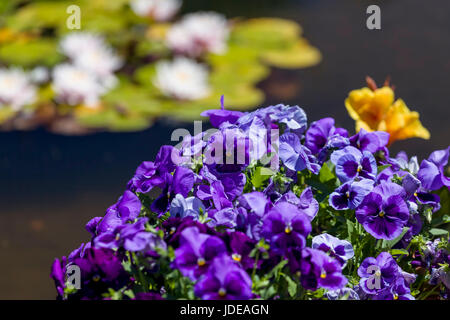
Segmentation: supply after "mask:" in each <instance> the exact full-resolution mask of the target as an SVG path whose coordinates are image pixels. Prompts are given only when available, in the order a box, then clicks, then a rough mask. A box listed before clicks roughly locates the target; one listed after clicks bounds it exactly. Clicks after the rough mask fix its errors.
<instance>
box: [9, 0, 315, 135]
mask: <svg viewBox="0 0 450 320" xmlns="http://www.w3.org/2000/svg"><path fill="white" fill-rule="evenodd" d="M72 4H74V2H73V1H65V0H62V1H57V0H53V1H49V0H46V1H43V0H38V1H28V0H11V1H2V2H1V4H0V13H1V18H0V66H3V67H11V66H14V67H22V68H24V69H25V70H32V69H33V68H36V67H40V66H45V67H46V68H49V69H51V68H52V67H54V66H55V65H57V64H59V63H62V62H64V61H65V59H66V58H65V57H64V55H62V54H61V52H60V50H59V47H58V46H59V41H60V39H61V38H62V37H64V36H65V35H67V34H68V33H70V32H73V31H72V30H69V29H68V28H67V26H66V20H67V18H68V16H69V15H68V14H67V13H66V9H67V7H69V6H70V5H72ZM76 4H77V5H78V6H79V7H80V9H81V31H83V32H86V31H87V32H92V33H96V34H101V35H102V36H103V37H105V39H106V41H107V43H108V44H110V45H111V46H112V47H113V48H114V49H115V50H116V51H117V53H118V55H119V56H120V57H121V58H122V59H123V60H124V65H123V66H122V67H121V69H120V70H118V71H117V72H116V76H117V77H118V78H119V83H118V85H117V86H116V87H115V88H113V89H112V90H110V91H109V92H107V93H106V94H105V95H104V96H103V97H102V99H101V103H100V104H99V106H98V107H96V108H86V107H85V106H83V105H77V106H67V105H64V104H61V103H58V102H57V101H56V100H55V95H54V92H53V90H52V87H51V85H50V84H49V83H45V84H43V85H41V86H40V88H39V92H38V99H37V101H36V103H33V104H32V105H30V106H27V107H26V108H25V110H21V111H13V110H11V108H7V107H3V108H1V107H0V126H1V127H2V128H3V129H6V130H11V129H30V128H35V127H37V126H42V125H43V126H46V127H47V128H49V129H50V130H52V131H56V132H60V133H66V134H75V133H85V132H89V131H90V130H92V129H94V130H111V131H135V130H141V129H145V128H146V127H148V126H150V125H151V124H152V123H153V122H154V121H155V119H157V118H158V117H169V118H171V119H176V120H185V121H187V120H191V119H194V118H198V117H199V114H200V113H201V112H202V111H203V110H206V109H211V108H214V107H216V106H217V105H218V101H219V98H220V96H221V95H222V94H224V95H225V96H226V107H227V108H231V109H239V110H245V109H249V108H254V107H256V106H257V105H258V104H260V103H262V102H263V101H264V97H265V95H264V92H263V91H262V90H261V89H260V88H258V84H259V83H260V82H261V81H262V80H263V79H265V78H267V77H268V75H269V74H270V72H271V71H270V67H278V68H305V67H309V66H313V65H316V64H317V63H319V62H320V60H321V54H320V52H319V50H318V49H316V48H315V47H313V46H311V45H310V44H309V42H308V41H307V40H306V39H305V38H303V37H302V28H301V26H300V25H299V24H298V23H296V22H294V21H290V20H284V19H279V18H252V19H241V18H235V19H231V20H229V25H230V34H229V37H228V41H227V49H226V51H225V52H224V53H222V54H213V53H206V54H205V55H203V56H201V57H199V58H197V60H199V61H200V62H202V63H206V64H207V65H208V68H209V85H210V87H211V93H210V94H209V95H208V96H207V97H204V98H201V99H198V100H190V101H187V100H179V99H175V98H171V97H168V96H165V95H164V94H162V93H161V91H160V90H159V89H158V88H156V87H155V85H154V83H153V81H152V79H153V78H154V77H155V72H156V71H155V65H156V62H157V61H160V60H162V59H171V58H173V56H174V52H172V51H171V50H170V49H169V48H167V46H166V45H165V34H166V33H167V30H168V29H169V28H170V26H171V23H170V22H163V23H161V22H156V21H154V20H152V19H150V18H144V17H140V16H138V15H136V14H135V13H134V12H133V11H132V10H131V9H130V6H129V0H114V1H108V0H79V1H76ZM175 20H176V19H175Z"/></svg>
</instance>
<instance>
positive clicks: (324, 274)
mask: <svg viewBox="0 0 450 320" xmlns="http://www.w3.org/2000/svg"><path fill="white" fill-rule="evenodd" d="M326 277H327V273H326V272H325V271H322V273H321V274H320V278H322V279H325V278H326Z"/></svg>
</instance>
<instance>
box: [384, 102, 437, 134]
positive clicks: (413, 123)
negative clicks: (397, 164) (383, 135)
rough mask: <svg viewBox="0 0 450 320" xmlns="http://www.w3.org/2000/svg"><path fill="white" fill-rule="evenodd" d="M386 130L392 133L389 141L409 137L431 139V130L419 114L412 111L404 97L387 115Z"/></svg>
mask: <svg viewBox="0 0 450 320" xmlns="http://www.w3.org/2000/svg"><path fill="white" fill-rule="evenodd" d="M385 121H386V131H387V132H389V134H390V140H389V143H392V142H394V141H396V140H403V139H408V138H423V139H429V138H430V132H429V131H428V130H427V129H426V128H425V127H423V125H422V123H421V122H420V120H419V114H418V113H417V112H415V111H410V110H409V108H408V107H407V106H406V104H405V102H404V101H403V100H402V99H398V100H397V101H395V103H394V104H393V105H392V107H391V108H390V109H389V111H388V113H387V115H386V119H385Z"/></svg>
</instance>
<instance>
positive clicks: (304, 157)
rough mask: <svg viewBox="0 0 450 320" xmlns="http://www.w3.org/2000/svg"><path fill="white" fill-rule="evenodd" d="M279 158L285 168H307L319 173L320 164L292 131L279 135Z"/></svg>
mask: <svg viewBox="0 0 450 320" xmlns="http://www.w3.org/2000/svg"><path fill="white" fill-rule="evenodd" d="M279 154H280V159H281V161H282V162H283V164H284V165H285V166H286V168H288V169H290V170H292V171H302V170H304V169H308V170H309V171H311V172H312V173H314V174H317V173H319V170H320V166H319V165H318V164H317V163H315V162H316V160H315V158H314V156H313V155H312V154H311V151H309V149H308V148H306V147H305V146H303V145H302V144H301V143H300V138H299V137H298V136H297V135H296V134H294V133H291V132H289V133H285V134H283V135H282V136H281V137H280V150H279Z"/></svg>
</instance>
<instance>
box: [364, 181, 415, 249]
mask: <svg viewBox="0 0 450 320" xmlns="http://www.w3.org/2000/svg"><path fill="white" fill-rule="evenodd" d="M404 194H405V191H404V189H403V188H402V187H400V186H399V185H397V184H395V183H392V182H386V183H383V184H380V185H378V186H376V187H375V188H374V189H373V191H372V192H371V193H369V194H368V195H367V196H366V198H365V199H364V201H363V202H362V203H361V205H360V206H359V208H358V209H356V219H357V220H358V222H359V223H360V224H362V225H363V227H364V229H365V230H366V231H367V232H368V233H370V234H371V235H372V236H374V237H375V238H376V239H386V240H392V239H395V238H396V237H397V236H399V235H400V233H401V232H402V229H403V227H404V226H405V225H406V223H407V222H408V219H409V210H408V206H407V205H406V202H405V201H404V200H403V198H404Z"/></svg>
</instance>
